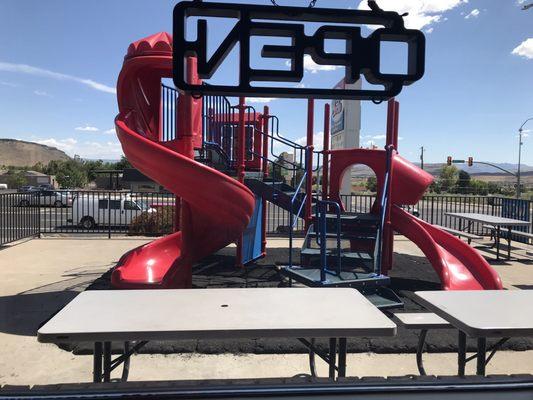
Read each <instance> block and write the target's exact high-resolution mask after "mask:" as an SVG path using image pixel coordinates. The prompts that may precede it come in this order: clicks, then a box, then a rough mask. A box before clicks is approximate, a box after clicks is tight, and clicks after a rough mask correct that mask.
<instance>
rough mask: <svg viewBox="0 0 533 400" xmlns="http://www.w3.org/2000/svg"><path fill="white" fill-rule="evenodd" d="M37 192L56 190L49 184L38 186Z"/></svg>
mask: <svg viewBox="0 0 533 400" xmlns="http://www.w3.org/2000/svg"><path fill="white" fill-rule="evenodd" d="M39 190H56V188H55V187H54V186H52V185H50V184H49V183H45V184H42V185H39Z"/></svg>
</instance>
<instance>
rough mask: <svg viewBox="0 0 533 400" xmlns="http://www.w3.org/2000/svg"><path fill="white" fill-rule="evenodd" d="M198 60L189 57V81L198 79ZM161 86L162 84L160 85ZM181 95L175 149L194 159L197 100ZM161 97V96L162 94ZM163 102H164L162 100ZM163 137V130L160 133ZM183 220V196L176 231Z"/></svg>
mask: <svg viewBox="0 0 533 400" xmlns="http://www.w3.org/2000/svg"><path fill="white" fill-rule="evenodd" d="M197 69H198V67H197V61H196V58H194V57H188V58H187V82H189V83H193V82H197V81H198V72H197ZM159 86H161V85H159ZM179 96H180V97H179V98H177V99H176V100H175V101H176V103H175V113H176V115H175V119H174V120H175V121H176V126H175V128H176V138H175V142H176V144H175V146H176V147H175V148H174V149H175V150H177V151H178V152H179V153H180V154H183V155H185V156H186V157H189V158H191V159H194V140H195V137H194V133H195V130H194V121H193V114H194V108H195V106H196V104H195V100H194V99H193V97H192V96H191V95H190V94H185V93H183V94H180V95H179ZM160 97H161V96H160ZM161 104H163V103H162V102H161ZM159 137H160V138H162V130H161V133H160V134H159ZM180 220H181V198H179V197H178V196H176V197H175V210H174V232H177V231H178V230H179V229H180Z"/></svg>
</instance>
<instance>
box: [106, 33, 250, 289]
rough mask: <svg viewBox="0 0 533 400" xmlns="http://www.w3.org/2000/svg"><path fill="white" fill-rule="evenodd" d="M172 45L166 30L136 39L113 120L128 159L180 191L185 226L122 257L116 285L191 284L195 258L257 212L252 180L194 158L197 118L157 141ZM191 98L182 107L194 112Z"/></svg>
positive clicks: (232, 235) (224, 241)
mask: <svg viewBox="0 0 533 400" xmlns="http://www.w3.org/2000/svg"><path fill="white" fill-rule="evenodd" d="M171 46H172V39H171V37H170V36H169V35H168V34H165V33H161V34H157V35H153V36H151V37H148V38H146V39H143V40H140V41H138V42H136V43H133V44H132V45H131V46H130V48H129V49H128V55H127V56H126V60H125V62H124V66H123V68H122V71H121V74H120V77H119V82H118V85H117V86H118V88H117V93H118V99H119V110H120V114H119V115H118V116H117V118H116V120H115V124H116V130H117V135H118V138H119V140H120V142H121V144H122V149H123V150H124V154H125V155H126V157H127V158H128V160H129V161H130V163H131V164H132V165H133V166H135V168H137V169H139V170H140V171H141V172H142V173H143V174H145V175H146V176H148V177H150V178H151V179H153V180H154V181H156V182H158V183H159V184H161V185H163V186H164V187H165V188H166V189H168V190H170V191H171V192H172V193H174V194H176V196H178V197H180V198H181V200H182V202H181V216H180V231H179V232H176V233H174V234H171V235H169V236H166V237H164V238H162V239H158V240H155V241H153V242H151V243H149V244H147V245H144V246H141V247H138V248H136V249H133V250H131V251H130V252H128V253H126V254H125V255H124V256H122V258H121V259H120V261H119V263H118V265H117V266H116V267H115V269H114V271H113V273H112V278H111V280H112V284H113V286H115V287H117V288H123V289H126V288H127V289H142V288H155V287H159V288H187V287H190V286H191V280H192V273H191V268H192V265H193V264H194V263H195V262H196V261H198V260H200V259H202V258H203V257H205V256H207V255H209V254H212V253H213V252H215V251H217V250H219V249H221V248H223V247H225V246H227V245H228V244H230V243H232V242H234V241H235V240H236V239H238V237H239V236H240V235H241V233H242V232H243V231H244V229H245V228H246V226H247V225H248V223H249V221H250V218H251V216H252V214H253V211H254V205H255V199H254V195H253V193H252V192H251V191H250V190H249V189H248V188H247V187H245V186H244V185H242V184H241V183H239V182H238V181H236V180H235V179H232V178H231V177H228V176H226V175H224V174H222V173H220V172H218V171H216V170H214V169H211V168H209V167H207V166H205V165H203V164H200V163H198V162H196V161H194V159H192V158H191V157H193V152H192V147H193V145H192V143H193V141H194V136H195V133H198V132H193V130H196V131H197V129H195V127H194V124H193V123H191V124H189V126H186V125H187V124H186V123H185V124H184V123H183V121H178V122H179V123H180V124H181V126H182V127H183V129H182V130H181V131H180V132H179V135H181V137H179V138H177V140H176V142H175V143H170V144H169V143H165V144H164V145H163V144H162V143H158V142H157V141H158V139H159V129H160V128H159V117H158V115H159V110H160V99H161V94H160V85H161V83H160V82H161V78H162V77H168V76H169V75H171V73H172V47H171ZM189 100H190V99H189ZM193 103H194V102H193V101H192V100H191V102H190V103H189V106H188V107H189V108H188V109H187V108H184V109H185V110H187V111H189V112H190V114H191V115H192V114H194V111H195V110H193V109H192V108H191V107H194V104H193ZM179 107H181V105H180V106H179ZM179 109H180V108H179ZM184 109H180V111H183V110H184ZM183 114H185V113H183V112H178V116H177V118H178V119H179V118H182V119H184V120H185V121H187V120H189V121H190V120H192V119H193V117H192V116H189V117H188V118H184V116H183ZM178 151H179V152H178ZM181 153H183V154H181Z"/></svg>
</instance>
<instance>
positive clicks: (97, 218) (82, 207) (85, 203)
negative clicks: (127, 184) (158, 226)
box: [68, 193, 156, 229]
mask: <svg viewBox="0 0 533 400" xmlns="http://www.w3.org/2000/svg"><path fill="white" fill-rule="evenodd" d="M155 211H156V210H155V209H153V208H150V207H149V206H148V205H146V204H145V203H143V202H142V201H141V200H134V199H132V198H131V197H130V196H120V197H110V198H109V197H107V196H105V197H101V196H100V197H99V196H95V195H90V194H88V195H83V194H82V193H80V194H79V195H78V196H77V197H76V198H75V199H74V201H73V202H72V219H71V220H69V221H68V222H72V223H74V224H77V225H78V226H81V227H82V228H84V229H92V228H94V227H95V226H96V225H103V226H109V225H111V226H127V225H129V224H131V222H132V221H133V219H134V218H135V217H137V216H138V215H141V214H142V213H143V212H148V213H152V212H155Z"/></svg>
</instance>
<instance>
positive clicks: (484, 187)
mask: <svg viewBox="0 0 533 400" xmlns="http://www.w3.org/2000/svg"><path fill="white" fill-rule="evenodd" d="M470 186H471V187H472V193H473V194H476V195H478V196H486V195H488V194H489V185H488V183H487V182H483V181H479V180H477V179H472V181H471V182H470Z"/></svg>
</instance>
